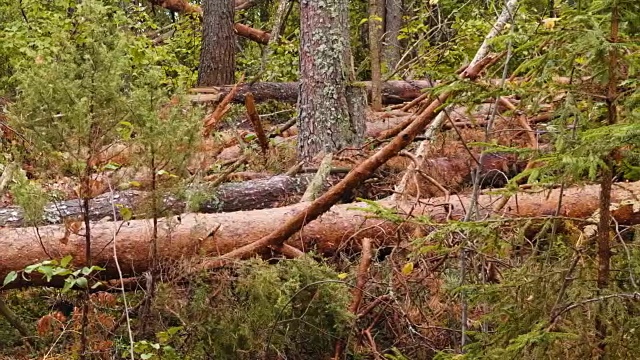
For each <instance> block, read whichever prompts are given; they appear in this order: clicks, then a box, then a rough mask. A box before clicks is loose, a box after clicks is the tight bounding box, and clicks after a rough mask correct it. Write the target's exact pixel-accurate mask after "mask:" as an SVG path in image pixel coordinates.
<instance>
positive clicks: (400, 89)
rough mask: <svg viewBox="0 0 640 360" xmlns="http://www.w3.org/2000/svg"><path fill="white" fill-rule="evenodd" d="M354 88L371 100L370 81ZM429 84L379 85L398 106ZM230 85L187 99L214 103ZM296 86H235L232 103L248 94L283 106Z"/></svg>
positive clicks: (384, 96) (387, 99) (200, 90)
mask: <svg viewBox="0 0 640 360" xmlns="http://www.w3.org/2000/svg"><path fill="white" fill-rule="evenodd" d="M355 86H365V87H366V88H367V94H368V96H369V99H370V98H371V82H370V81H362V82H356V83H355ZM432 86H433V82H431V81H427V80H407V81H404V80H391V81H387V82H385V83H383V84H382V102H383V103H385V104H400V103H403V102H405V101H411V100H413V99H415V98H417V97H419V96H420V95H422V89H425V88H430V87H432ZM232 88H233V86H216V87H207V88H194V89H191V91H192V92H195V93H198V94H197V95H192V96H191V101H192V102H218V101H220V100H222V99H223V98H224V97H225V96H226V95H227V94H228V93H229V92H230V91H231V89H232ZM298 90H299V85H298V83H297V82H284V83H276V82H258V83H255V84H242V85H240V86H239V87H238V93H237V94H236V95H235V96H234V97H233V100H232V101H233V102H234V103H242V104H243V103H244V98H245V95H246V94H247V93H249V92H250V93H252V94H253V96H254V100H255V101H256V102H264V101H267V100H278V101H282V102H286V103H292V104H293V103H296V102H297V101H298Z"/></svg>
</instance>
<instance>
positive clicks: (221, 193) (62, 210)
mask: <svg viewBox="0 0 640 360" xmlns="http://www.w3.org/2000/svg"><path fill="white" fill-rule="evenodd" d="M312 178H313V175H312V174H304V175H299V176H296V177H290V176H285V175H278V176H274V177H270V178H267V179H256V180H248V181H243V182H237V183H226V184H222V185H220V186H219V187H217V188H216V189H214V190H212V191H210V192H205V194H206V199H205V200H204V201H202V202H201V203H200V204H199V206H198V209H197V210H198V212H202V213H218V212H232V211H240V210H255V209H265V208H273V207H277V206H281V205H283V204H287V203H290V202H292V201H293V202H296V201H297V200H298V199H299V197H300V196H301V195H302V194H303V193H304V191H305V189H306V188H307V186H308V184H309V182H310V181H311V179H312ZM335 181H336V179H334V178H332V179H331V180H330V181H329V182H328V183H327V185H330V183H331V182H335ZM202 191H205V190H204V189H203V190H202ZM147 198H148V193H146V192H143V191H136V190H127V191H118V192H116V193H115V194H114V195H113V201H112V196H111V194H110V193H107V194H103V195H100V196H97V197H95V198H94V199H92V200H91V202H90V205H89V215H90V219H91V220H93V221H99V220H112V218H113V215H112V214H113V208H112V206H116V208H117V209H120V208H128V209H132V210H133V213H134V216H140V217H144V215H145V214H144V209H145V207H147V208H148V206H147V205H148V204H147ZM162 206H163V211H164V212H165V213H166V212H171V213H174V214H180V213H182V212H184V211H185V209H186V206H187V204H186V203H185V202H184V201H182V200H179V199H177V198H176V197H172V196H165V197H164V199H163V202H162ZM81 210H82V209H81V206H80V202H79V200H77V199H75V200H66V201H59V202H55V203H51V204H48V205H47V206H45V208H44V216H43V219H42V221H41V222H40V224H60V223H62V222H63V220H64V219H65V218H77V217H78V216H80V215H81V214H82V212H81ZM26 224H27V222H26V221H25V218H24V211H23V210H22V208H20V207H19V206H9V207H5V208H2V209H0V226H3V227H19V226H26Z"/></svg>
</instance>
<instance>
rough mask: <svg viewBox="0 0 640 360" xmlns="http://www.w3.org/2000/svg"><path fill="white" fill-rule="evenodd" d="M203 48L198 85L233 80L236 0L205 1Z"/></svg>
mask: <svg viewBox="0 0 640 360" xmlns="http://www.w3.org/2000/svg"><path fill="white" fill-rule="evenodd" d="M202 11H203V16H202V50H201V52H200V68H199V72H198V86H215V85H226V84H232V83H234V71H235V67H236V61H235V34H234V31H233V16H234V1H233V0H203V1H202Z"/></svg>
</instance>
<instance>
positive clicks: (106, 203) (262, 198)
mask: <svg viewBox="0 0 640 360" xmlns="http://www.w3.org/2000/svg"><path fill="white" fill-rule="evenodd" d="M425 164H426V166H425V167H424V169H423V171H422V172H420V173H418V174H416V176H417V180H418V181H417V183H416V182H411V184H410V186H408V187H407V189H406V191H407V193H408V194H410V195H412V196H415V195H419V196H421V197H424V198H428V197H432V196H439V195H442V192H441V191H440V189H439V188H438V187H436V186H434V184H433V183H431V182H429V181H427V180H426V179H425V176H424V175H428V176H430V177H431V178H432V179H435V180H436V181H437V182H439V183H440V184H441V185H442V186H444V187H446V188H447V190H449V191H450V192H452V193H455V192H457V191H458V190H460V189H461V188H462V187H464V186H466V185H469V184H470V183H471V172H472V171H473V170H475V162H474V161H473V160H472V159H471V158H470V156H460V157H456V158H452V159H450V158H435V159H427V160H425ZM407 165H408V164H407V162H406V161H405V160H403V158H401V157H398V158H397V159H392V160H391V161H389V163H388V167H387V168H386V169H385V170H390V171H391V172H401V171H403V170H405V169H406V168H407ZM523 167H524V163H523V162H521V161H520V162H519V161H518V159H517V158H516V157H515V156H512V155H509V154H507V155H501V154H486V155H485V157H484V159H483V172H482V174H481V176H482V179H481V184H485V185H487V186H492V187H499V186H503V185H504V184H505V180H506V178H505V176H507V177H510V176H514V175H516V174H517V173H519V172H520V170H521V169H522V168H523ZM309 170H314V169H309ZM348 171H349V169H343V173H344V172H348ZM312 172H315V171H312ZM334 173H336V172H334ZM496 174H500V175H501V176H499V177H497V178H496ZM503 175H504V176H503ZM313 176H314V175H313V174H300V175H298V176H294V177H291V176H286V175H276V176H271V177H267V178H260V179H253V180H247V181H242V182H228V183H224V184H221V185H220V186H218V187H216V188H215V189H213V190H207V185H206V184H205V185H204V186H203V187H202V189H200V190H197V191H199V192H200V193H202V194H203V195H202V197H203V198H204V199H205V200H203V201H202V202H201V203H199V204H198V206H197V209H196V212H199V213H206V214H212V213H220V212H233V211H248V210H258V209H268V208H275V207H280V206H284V205H288V204H291V203H296V202H298V200H299V198H300V196H301V195H302V194H303V193H304V191H305V190H306V188H307V186H308V185H309V182H310V181H311V179H312V178H313ZM338 179H339V176H332V177H330V178H329V179H328V181H327V182H326V183H325V189H326V187H328V186H330V185H333V184H335V183H336V182H337V181H338ZM414 185H417V186H418V187H419V188H418V189H416V188H415V186H414ZM412 186H413V187H412ZM194 191H196V190H194ZM112 197H113V201H112ZM148 197H149V193H148V192H145V191H139V190H125V191H116V192H115V193H114V194H113V195H112V194H111V193H105V194H102V195H99V196H97V197H95V198H94V199H92V200H91V201H90V203H89V204H90V208H89V215H90V219H91V220H92V221H100V220H103V221H110V220H113V207H114V206H115V207H116V209H121V208H126V209H131V210H132V213H133V216H134V218H145V217H148V216H145V214H144V211H145V208H147V209H148V206H147V205H148V204H147V199H148ZM80 205H81V204H80V202H79V201H78V200H77V199H73V200H65V201H57V202H54V203H50V204H48V205H46V206H45V207H44V209H43V219H42V221H41V222H40V223H39V225H50V224H60V223H62V222H63V220H64V219H65V218H67V219H68V218H79V217H80V216H81V215H82V208H81V206H80ZM186 208H187V204H186V203H185V201H183V200H181V199H178V198H176V197H173V196H165V197H164V201H163V209H162V213H165V214H166V213H168V212H169V213H172V214H180V213H183V212H185V210H186ZM118 214H119V213H118ZM121 219H122V217H119V218H118V219H117V220H121ZM0 226H4V227H22V226H27V222H26V221H25V218H24V210H23V209H22V208H21V207H19V206H15V205H14V206H7V207H3V208H0Z"/></svg>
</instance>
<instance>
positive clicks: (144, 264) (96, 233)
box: [0, 182, 640, 288]
mask: <svg viewBox="0 0 640 360" xmlns="http://www.w3.org/2000/svg"><path fill="white" fill-rule="evenodd" d="M599 193H600V187H599V186H597V185H589V186H584V187H581V188H569V189H565V190H564V193H563V196H562V206H561V207H560V209H559V212H558V216H562V217H571V218H582V219H586V218H589V217H590V216H592V214H593V213H594V212H595V211H596V210H597V209H598V197H599ZM559 195H560V189H554V190H550V191H539V192H536V193H527V194H519V195H518V196H517V197H516V196H514V197H513V198H512V199H510V200H509V201H508V203H507V204H506V205H505V206H504V208H503V209H502V211H501V213H500V214H495V213H493V212H492V210H491V205H492V204H493V203H494V202H495V201H496V200H497V199H498V197H499V195H488V194H487V195H481V196H480V197H479V200H478V201H479V202H478V204H479V206H478V208H479V209H480V210H479V212H480V214H481V217H482V218H484V217H486V216H496V215H499V216H506V217H527V218H528V217H553V216H555V215H556V210H557V208H558V200H559ZM639 196H640V182H634V183H623V184H614V186H613V190H612V193H611V201H612V203H618V204H620V203H621V202H622V201H623V200H630V199H635V198H637V197H639ZM443 202H444V198H433V199H430V200H424V201H421V202H419V203H415V202H408V203H402V202H400V203H396V202H390V201H381V202H380V205H382V206H387V207H390V208H394V209H396V211H398V212H399V213H400V214H408V213H409V212H411V214H413V215H414V216H418V215H426V216H429V217H430V218H431V219H433V221H438V222H442V221H446V220H447V219H455V220H459V219H462V218H463V217H464V215H465V208H466V206H467V204H468V202H469V198H468V197H466V196H460V197H451V199H450V200H449V203H448V204H443ZM307 205H308V204H295V205H291V206H287V207H283V208H276V209H263V210H254V211H249V212H233V213H221V214H183V215H181V216H180V217H179V218H178V217H171V218H169V219H162V220H161V221H160V223H159V228H160V231H159V234H158V253H159V256H160V257H161V258H162V259H163V261H170V260H180V259H185V258H189V257H194V256H201V255H210V256H216V255H219V254H225V253H229V252H231V251H233V250H234V249H237V248H239V247H242V246H244V245H247V244H254V243H255V242H256V240H258V239H260V238H263V237H264V236H266V235H268V234H270V233H272V232H273V231H274V230H277V229H278V228H279V226H280V224H282V223H283V222H286V221H290V220H291V219H292V218H294V217H296V214H299V213H301V211H302V210H304V209H305V208H306V207H307ZM367 206H368V205H367V204H364V203H355V204H344V205H337V206H333V207H332V208H331V211H329V212H327V213H325V214H324V215H322V216H321V217H320V218H318V219H316V220H313V221H309V222H307V223H306V226H305V228H304V231H302V232H297V233H295V234H294V236H292V237H291V238H290V239H289V240H288V241H287V244H288V245H291V246H293V247H295V248H297V249H300V250H302V251H309V250H313V249H315V250H316V251H317V252H318V253H319V254H324V255H332V254H334V253H335V252H336V251H337V250H338V249H341V250H342V249H343V250H344V251H358V250H359V244H360V242H361V241H362V239H364V238H365V237H366V238H370V239H372V241H373V243H374V244H376V246H380V245H383V244H385V243H386V244H395V243H397V241H399V240H402V239H406V238H407V236H408V235H410V232H411V231H412V230H413V229H412V228H411V227H410V224H408V223H404V224H395V223H390V222H386V221H383V220H381V219H375V218H372V217H371V216H370V214H368V213H365V212H362V211H359V210H358V209H362V208H366V207H367ZM612 216H613V217H614V218H615V219H616V220H617V221H618V223H619V224H621V225H631V224H639V223H640V213H639V212H638V211H637V209H634V206H633V204H630V205H621V206H618V207H617V208H616V210H612ZM112 229H113V224H112V223H111V222H99V223H94V224H92V231H91V232H92V234H93V239H92V243H93V246H92V249H93V250H92V251H93V261H94V264H96V265H101V266H104V267H105V268H106V270H105V271H104V272H103V274H102V275H103V276H104V277H105V278H116V277H117V271H116V270H115V265H114V263H113V261H112V252H111V251H110V250H109V249H110V247H111V241H112V239H113V235H112ZM81 231H82V230H81ZM38 234H39V236H38ZM389 234H394V235H397V236H398V237H396V236H392V237H390V236H389ZM63 236H64V227H63V226H57V225H50V226H44V227H41V228H39V231H38V233H36V232H35V230H34V229H33V228H17V229H13V228H2V229H0V248H2V249H3V251H2V252H0V279H3V278H4V277H5V276H6V275H7V273H8V272H9V271H12V270H16V271H17V270H21V269H24V268H25V267H26V266H28V265H31V264H35V263H37V262H39V261H42V260H45V259H47V258H48V257H47V255H46V254H45V253H44V252H43V250H42V248H41V247H40V246H39V245H38V244H39V242H40V241H42V244H43V246H44V247H45V248H46V249H47V250H48V251H49V252H50V253H51V254H52V256H54V257H56V258H62V257H63V256H65V255H72V256H73V258H74V260H73V264H75V265H82V264H84V237H82V236H80V235H77V234H71V235H70V236H69V241H68V243H66V244H62V243H60V242H59V239H60V238H62V237H63ZM149 239H150V234H149V222H148V221H146V220H132V221H128V222H125V223H123V224H122V226H121V227H119V232H118V243H117V252H118V254H119V255H118V257H119V260H120V265H121V267H122V270H123V275H124V276H133V275H135V274H140V273H142V272H144V271H146V270H147V269H148V268H149V266H150V265H151V257H150V254H149V251H148V247H149ZM32 284H35V285H38V284H39V285H42V284H44V282H43V281H42V279H38V278H33V283H32ZM21 285H27V283H26V282H25V281H23V280H21V279H20V280H18V281H17V282H16V283H11V284H9V286H8V287H7V288H12V287H16V286H21Z"/></svg>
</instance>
